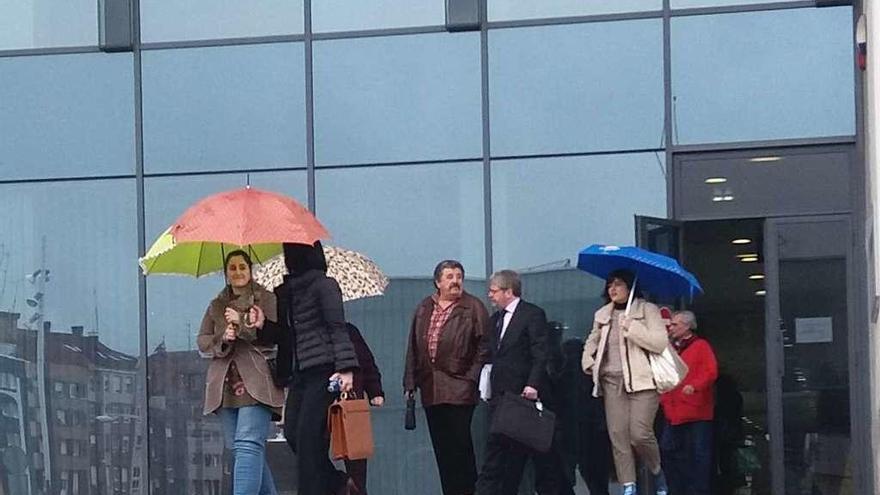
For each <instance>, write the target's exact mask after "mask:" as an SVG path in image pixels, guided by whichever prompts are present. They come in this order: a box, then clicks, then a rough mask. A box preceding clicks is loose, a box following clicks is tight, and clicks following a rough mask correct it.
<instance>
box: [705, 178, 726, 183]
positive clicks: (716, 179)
mask: <svg viewBox="0 0 880 495" xmlns="http://www.w3.org/2000/svg"><path fill="white" fill-rule="evenodd" d="M703 182H705V183H706V184H724V183H725V182H727V177H709V178H707V179H706V180H705V181H703Z"/></svg>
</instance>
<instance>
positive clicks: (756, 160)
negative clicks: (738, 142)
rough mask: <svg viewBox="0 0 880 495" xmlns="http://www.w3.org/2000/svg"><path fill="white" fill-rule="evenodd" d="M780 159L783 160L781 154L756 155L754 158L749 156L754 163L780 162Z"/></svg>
mask: <svg viewBox="0 0 880 495" xmlns="http://www.w3.org/2000/svg"><path fill="white" fill-rule="evenodd" d="M779 160H782V157H781V156H756V157H754V158H749V161H750V162H752V163H768V162H778V161H779Z"/></svg>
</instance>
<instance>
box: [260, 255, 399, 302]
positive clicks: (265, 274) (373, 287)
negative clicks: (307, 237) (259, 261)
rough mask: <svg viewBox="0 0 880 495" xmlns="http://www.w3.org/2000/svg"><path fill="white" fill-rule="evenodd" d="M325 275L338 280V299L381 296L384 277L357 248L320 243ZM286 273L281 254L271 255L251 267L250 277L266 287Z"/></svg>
mask: <svg viewBox="0 0 880 495" xmlns="http://www.w3.org/2000/svg"><path fill="white" fill-rule="evenodd" d="M324 256H325V257H326V258H327V275H328V276H329V277H333V278H334V279H336V281H337V282H339V288H340V289H341V290H342V300H343V301H352V300H354V299H361V298H364V297H373V296H381V295H382V294H384V293H385V287H387V286H388V277H386V276H385V274H384V273H382V270H380V269H379V267H378V266H377V265H376V263H375V262H373V260H371V259H370V258H367V257H366V256H364V255H363V254H361V253H358V252H357V251H351V250H349V249H343V248H340V247H336V246H326V245H325V246H324ZM285 275H287V266H286V265H285V264H284V255H283V254H282V255H280V256H275V257H273V258H270V259H269V260H267V261H266V262H265V263H263V265H261V266H259V267H256V268H254V280H255V281H256V282H257V283H258V284H260V285H262V286H263V287H265V288H266V289H268V290H273V289H274V288H275V287H278V286H279V285H281V282H283V281H284V276H285Z"/></svg>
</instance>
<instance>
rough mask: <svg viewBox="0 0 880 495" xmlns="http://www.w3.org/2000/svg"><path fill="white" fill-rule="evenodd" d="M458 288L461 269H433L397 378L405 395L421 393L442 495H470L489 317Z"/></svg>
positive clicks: (448, 265) (447, 265)
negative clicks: (475, 422) (473, 425)
mask: <svg viewBox="0 0 880 495" xmlns="http://www.w3.org/2000/svg"><path fill="white" fill-rule="evenodd" d="M463 284H464V268H463V267H462V265H461V263H459V262H458V261H455V260H445V261H441V262H440V263H439V264H437V267H436V268H435V269H434V286H435V287H437V292H436V293H434V294H432V295H430V296H428V297H426V298H425V299H424V300H422V302H421V303H419V305H418V307H416V311H415V315H414V316H413V321H412V326H411V328H410V335H409V346H408V348H407V351H406V368H405V371H404V375H403V388H404V391H405V393H406V394H413V393H415V390H416V389H417V388H418V389H419V390H420V392H421V397H422V405H423V406H424V408H425V417H426V418H427V422H428V430H429V431H430V433H431V443H432V444H433V446H434V456H435V457H436V459H437V467H438V469H439V471H440V482H441V484H442V487H443V494H444V495H466V494H471V493H473V492H474V483H475V482H476V479H477V468H476V461H475V459H474V446H473V442H472V440H471V419H472V418H473V414H474V407H475V406H476V404H477V399H478V392H477V384H478V383H479V379H480V370H481V369H482V366H483V363H485V362H486V361H487V358H488V347H487V339H488V335H489V329H488V326H489V313H488V312H487V311H486V307H485V306H484V305H483V303H482V302H481V301H480V300H479V299H477V298H476V297H474V296H472V295H470V294H468V293H467V292H465V291H464V288H463Z"/></svg>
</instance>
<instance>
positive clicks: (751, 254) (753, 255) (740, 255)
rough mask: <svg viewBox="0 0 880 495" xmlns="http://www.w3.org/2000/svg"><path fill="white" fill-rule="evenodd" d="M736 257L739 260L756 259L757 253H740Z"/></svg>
mask: <svg viewBox="0 0 880 495" xmlns="http://www.w3.org/2000/svg"><path fill="white" fill-rule="evenodd" d="M736 257H737V258H740V259H742V258H757V257H758V253H740V254H738V255H736Z"/></svg>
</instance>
